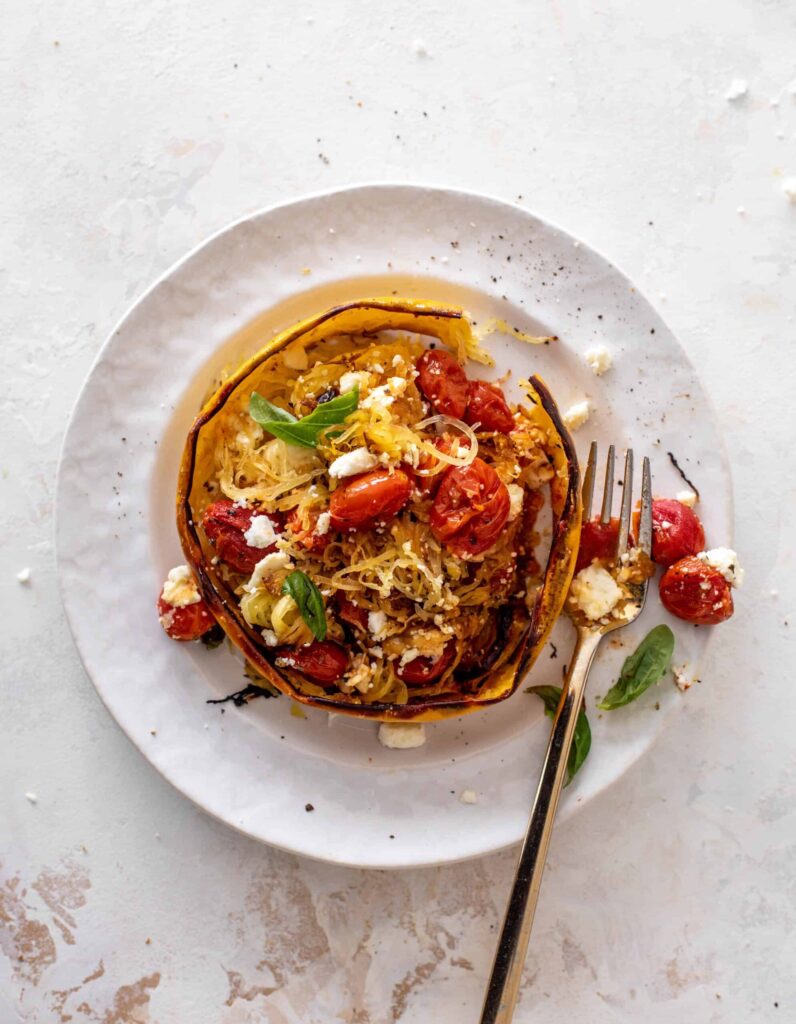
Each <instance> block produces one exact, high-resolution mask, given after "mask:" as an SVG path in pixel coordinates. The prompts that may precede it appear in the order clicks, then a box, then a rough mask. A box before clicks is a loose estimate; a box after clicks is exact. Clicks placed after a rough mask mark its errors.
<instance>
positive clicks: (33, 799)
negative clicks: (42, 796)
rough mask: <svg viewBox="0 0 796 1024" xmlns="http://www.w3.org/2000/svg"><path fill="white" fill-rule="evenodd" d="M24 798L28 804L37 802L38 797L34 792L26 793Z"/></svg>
mask: <svg viewBox="0 0 796 1024" xmlns="http://www.w3.org/2000/svg"><path fill="white" fill-rule="evenodd" d="M25 799H26V800H27V801H28V803H29V804H37V803H38V802H39V798H38V797H37V796H36V794H35V793H26V794H25Z"/></svg>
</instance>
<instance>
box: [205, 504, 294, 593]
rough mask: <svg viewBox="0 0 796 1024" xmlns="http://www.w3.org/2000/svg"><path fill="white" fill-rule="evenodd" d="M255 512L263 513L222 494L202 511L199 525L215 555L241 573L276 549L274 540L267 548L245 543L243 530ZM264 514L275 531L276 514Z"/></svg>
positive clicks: (244, 531)
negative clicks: (237, 503)
mask: <svg viewBox="0 0 796 1024" xmlns="http://www.w3.org/2000/svg"><path fill="white" fill-rule="evenodd" d="M259 515H265V513H264V512H259V511H258V510H257V509H253V508H245V507H244V508H242V507H241V506H240V505H235V504H233V503H232V502H231V501H229V500H228V499H226V498H223V499H222V500H221V501H214V502H213V504H212V505H208V506H207V508H206V509H205V510H204V513H203V514H202V529H203V530H204V531H205V533H206V534H207V538H208V540H209V541H210V543H211V544H212V545H213V547H214V548H215V549H216V555H217V556H218V558H219V559H220V560H221V561H222V562H223V563H224V564H225V565H228V566H229V567H230V569H232V570H234V571H235V572H239V573H243V575H244V576H249V575H251V573H252V572H254V567H255V565H257V563H258V562H259V561H260V559H262V558H265V556H266V555H268V554H270V553H271V552H272V551H276V545H275V544H271V545H270V546H269V547H267V548H253V547H250V546H249V545H248V544H247V543H246V538H245V537H244V534H245V533H246V531H247V530H248V529H249V527H250V526H251V524H252V519H253V518H254V516H259ZM268 518H269V519H270V520H271V522H272V523H273V524H274V530H277V531H278V530H279V528H280V524H279V517H277V516H275V515H272V514H270V513H269V515H268Z"/></svg>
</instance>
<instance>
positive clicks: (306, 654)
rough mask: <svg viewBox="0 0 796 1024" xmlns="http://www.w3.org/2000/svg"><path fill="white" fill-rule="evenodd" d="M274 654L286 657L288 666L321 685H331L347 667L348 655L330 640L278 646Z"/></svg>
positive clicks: (341, 675) (342, 674)
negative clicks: (294, 645) (298, 645)
mask: <svg viewBox="0 0 796 1024" xmlns="http://www.w3.org/2000/svg"><path fill="white" fill-rule="evenodd" d="M276 655H277V657H278V658H285V659H287V661H288V662H289V663H290V668H294V669H295V670H296V672H301V674H302V675H305V676H306V677H307V678H308V679H312V681H313V682H315V683H320V685H321V686H332V685H333V684H334V683H336V682H337V680H338V679H341V678H342V677H343V676H344V675H345V671H346V669H347V668H348V655H347V654H346V652H345V651H344V650H343V648H342V647H340V646H339V645H338V644H335V643H332V642H331V640H315V641H313V643H311V644H306V645H304V646H303V647H278V648H277V649H276Z"/></svg>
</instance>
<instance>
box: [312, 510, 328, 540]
mask: <svg viewBox="0 0 796 1024" xmlns="http://www.w3.org/2000/svg"><path fill="white" fill-rule="evenodd" d="M331 524H332V513H331V512H321V514H320V515H319V516H318V522H317V523H316V524H315V533H316V535H317V536H318V537H325V536H326V534H327V533H328V532H329V527H330V526H331Z"/></svg>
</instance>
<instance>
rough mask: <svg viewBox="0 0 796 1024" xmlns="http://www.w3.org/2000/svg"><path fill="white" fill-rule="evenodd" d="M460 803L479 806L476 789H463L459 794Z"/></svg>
mask: <svg viewBox="0 0 796 1024" xmlns="http://www.w3.org/2000/svg"><path fill="white" fill-rule="evenodd" d="M459 803H461V804H477V803H478V794H477V793H476V791H475V790H474V789H463V790H462V791H461V793H460V794H459Z"/></svg>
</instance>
